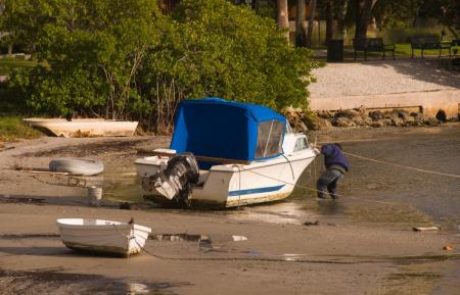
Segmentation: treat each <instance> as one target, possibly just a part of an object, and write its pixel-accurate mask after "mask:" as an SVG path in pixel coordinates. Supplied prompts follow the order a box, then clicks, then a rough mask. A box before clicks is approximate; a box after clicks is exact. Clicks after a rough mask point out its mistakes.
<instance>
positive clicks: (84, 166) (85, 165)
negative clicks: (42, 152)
mask: <svg viewBox="0 0 460 295" xmlns="http://www.w3.org/2000/svg"><path fill="white" fill-rule="evenodd" d="M49 169H50V171H54V172H68V173H70V174H73V175H83V176H91V175H96V174H99V173H102V172H103V171H104V164H103V163H102V161H96V160H83V159H72V158H63V159H55V160H51V161H50V164H49Z"/></svg>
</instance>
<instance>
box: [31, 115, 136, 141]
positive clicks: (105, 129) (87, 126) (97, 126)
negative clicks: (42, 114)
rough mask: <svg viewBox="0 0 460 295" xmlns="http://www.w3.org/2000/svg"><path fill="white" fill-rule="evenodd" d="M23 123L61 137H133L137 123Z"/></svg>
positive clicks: (108, 121)
mask: <svg viewBox="0 0 460 295" xmlns="http://www.w3.org/2000/svg"><path fill="white" fill-rule="evenodd" d="M24 122H25V123H27V124H29V125H30V126H32V127H35V128H37V129H40V130H43V131H44V132H45V133H48V134H50V135H54V136H61V137H100V136H115V137H123V136H133V135H134V132H135V131H136V128H137V125H138V122H136V121H133V122H130V121H111V120H103V119H73V120H72V121H67V120H65V119H44V118H43V119H42V118H28V119H24Z"/></svg>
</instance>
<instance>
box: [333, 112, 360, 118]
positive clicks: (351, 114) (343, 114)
mask: <svg viewBox="0 0 460 295" xmlns="http://www.w3.org/2000/svg"><path fill="white" fill-rule="evenodd" d="M357 116H361V114H360V113H359V112H358V111H355V110H340V111H337V112H336V113H335V114H334V118H339V117H345V118H348V119H353V118H354V117H357Z"/></svg>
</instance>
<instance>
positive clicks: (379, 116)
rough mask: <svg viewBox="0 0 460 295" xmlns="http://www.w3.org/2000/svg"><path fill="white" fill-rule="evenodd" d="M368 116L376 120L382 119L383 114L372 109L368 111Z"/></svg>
mask: <svg viewBox="0 0 460 295" xmlns="http://www.w3.org/2000/svg"><path fill="white" fill-rule="evenodd" d="M369 117H370V118H371V119H372V121H378V120H381V119H383V118H384V115H383V112H382V111H373V112H369Z"/></svg>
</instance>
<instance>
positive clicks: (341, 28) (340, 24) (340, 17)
mask: <svg viewBox="0 0 460 295" xmlns="http://www.w3.org/2000/svg"><path fill="white" fill-rule="evenodd" d="M348 1H349V0H340V1H339V6H338V13H337V31H338V32H339V33H340V38H341V39H342V40H345V39H346V37H347V28H346V26H345V17H346V16H347V11H348Z"/></svg>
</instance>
